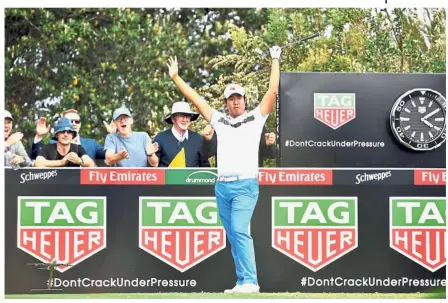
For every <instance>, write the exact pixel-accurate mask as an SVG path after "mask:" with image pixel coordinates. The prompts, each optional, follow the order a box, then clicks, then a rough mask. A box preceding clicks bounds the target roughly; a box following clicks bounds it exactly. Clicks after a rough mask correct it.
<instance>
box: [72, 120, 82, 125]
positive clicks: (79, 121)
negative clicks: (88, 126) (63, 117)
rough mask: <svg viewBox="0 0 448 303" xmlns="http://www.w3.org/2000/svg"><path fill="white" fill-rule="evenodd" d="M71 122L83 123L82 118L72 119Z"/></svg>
mask: <svg viewBox="0 0 448 303" xmlns="http://www.w3.org/2000/svg"><path fill="white" fill-rule="evenodd" d="M71 122H72V124H73V123H75V124H79V123H81V119H71Z"/></svg>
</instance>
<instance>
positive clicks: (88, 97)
mask: <svg viewBox="0 0 448 303" xmlns="http://www.w3.org/2000/svg"><path fill="white" fill-rule="evenodd" d="M445 19H446V12H445V10H444V9H407V8H406V9H398V8H396V9H388V10H385V9H358V8H356V9H336V8H328V9H318V8H306V9H305V8H304V9H292V8H287V9H262V10H255V9H228V8H225V9H224V8H223V9H170V10H168V9H112V8H107V9H93V8H88V9H79V8H57V9H42V8H40V9H28V8H27V9H23V8H20V9H11V8H8V9H5V47H6V48H5V49H6V51H5V82H6V90H5V97H6V108H7V109H9V110H10V111H11V112H12V114H13V115H14V117H21V119H16V124H17V125H16V127H17V129H18V130H20V131H22V132H24V134H25V137H24V138H25V139H24V140H23V141H24V143H25V145H26V146H29V143H30V142H29V141H28V140H30V139H32V138H33V137H34V127H35V125H34V122H35V121H36V119H37V118H38V117H40V116H45V117H47V118H48V119H49V120H50V121H51V122H52V124H54V122H56V121H57V119H59V118H60V114H61V112H62V111H63V110H65V109H68V108H72V107H73V108H76V109H77V110H79V111H80V112H81V116H82V120H83V121H82V122H83V126H82V131H81V135H82V136H86V137H94V138H97V139H98V140H99V141H100V142H104V138H105V136H106V131H105V129H104V127H103V126H102V121H110V119H111V116H112V112H113V110H114V109H115V108H116V107H118V106H121V105H122V104H124V105H126V106H128V107H129V108H130V109H131V110H132V111H133V112H134V115H135V116H134V120H135V125H134V128H135V129H136V130H140V131H147V132H148V133H149V134H150V135H151V136H152V137H153V136H154V135H155V134H156V133H158V132H159V131H161V130H163V129H165V128H166V127H168V126H167V125H166V124H165V123H164V122H163V117H164V116H165V115H166V114H168V112H169V110H170V108H171V104H172V103H173V102H174V101H178V100H181V99H183V97H182V96H181V95H180V93H179V92H178V90H177V89H176V87H175V86H174V84H173V83H172V81H171V79H169V77H168V75H167V67H166V63H167V60H168V57H169V56H177V58H178V60H179V63H180V74H181V76H182V77H183V78H184V79H185V80H186V81H188V83H189V84H190V85H191V86H192V87H193V88H195V89H197V90H198V92H199V93H200V94H201V95H202V96H204V98H205V99H206V100H207V101H208V102H210V104H211V105H212V106H213V107H215V108H223V106H224V103H223V91H224V88H225V86H226V85H227V84H229V83H231V82H236V83H240V84H241V85H243V86H244V87H245V88H246V91H247V97H246V101H247V104H248V107H249V108H253V107H254V106H255V105H256V104H258V102H259V101H260V100H261V98H262V97H263V94H264V93H265V92H266V91H267V88H268V83H269V74H270V68H271V60H270V55H269V47H271V46H272V45H274V44H277V45H280V46H283V45H286V44H287V43H290V42H293V41H296V40H297V39H299V38H301V37H305V36H308V35H311V34H313V33H315V32H318V33H319V34H320V37H319V38H317V39H313V40H309V41H307V42H305V43H299V44H296V45H294V46H291V47H287V48H284V49H283V51H282V56H281V70H282V71H290V72H294V71H302V72H305V71H310V72H318V71H324V72H402V73H417V72H418V73H444V72H445V65H446V62H445V58H446V41H445V28H446V24H445ZM204 126H205V121H204V120H203V119H199V121H198V122H195V123H193V125H192V128H193V129H194V130H197V131H200V130H201V129H202V128H203V127H204ZM267 127H268V130H269V131H275V109H274V113H273V114H271V116H270V118H269V119H268V122H267ZM266 163H267V164H268V165H273V161H268V162H266Z"/></svg>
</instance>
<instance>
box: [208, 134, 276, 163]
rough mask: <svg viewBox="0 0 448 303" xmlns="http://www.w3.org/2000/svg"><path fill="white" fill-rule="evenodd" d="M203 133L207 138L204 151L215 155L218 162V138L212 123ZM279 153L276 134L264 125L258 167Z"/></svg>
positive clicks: (209, 155) (212, 155)
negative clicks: (264, 160)
mask: <svg viewBox="0 0 448 303" xmlns="http://www.w3.org/2000/svg"><path fill="white" fill-rule="evenodd" d="M263 134H264V135H263ZM202 135H203V136H204V139H205V140H204V147H203V151H204V153H205V155H206V157H207V158H210V157H215V162H216V163H218V157H217V154H216V153H217V146H218V145H217V144H218V139H217V137H216V133H215V130H214V129H213V127H211V126H210V125H207V126H206V127H205V128H204V130H203V131H202ZM277 154H278V148H277V146H276V145H275V134H274V133H268V131H267V129H266V126H264V125H263V132H262V135H261V137H260V147H259V149H258V167H263V159H275V158H276V157H277Z"/></svg>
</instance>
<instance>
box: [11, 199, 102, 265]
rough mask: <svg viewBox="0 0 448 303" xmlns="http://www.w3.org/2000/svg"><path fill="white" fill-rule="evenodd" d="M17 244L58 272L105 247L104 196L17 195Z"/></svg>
mask: <svg viewBox="0 0 448 303" xmlns="http://www.w3.org/2000/svg"><path fill="white" fill-rule="evenodd" d="M17 207H18V212H17V213H18V218H17V225H18V226H17V247H18V248H19V249H21V250H23V251H24V252H26V253H28V254H29V255H31V256H33V257H35V258H36V259H38V260H40V261H42V262H44V263H53V262H56V263H58V264H60V263H63V264H69V265H70V266H56V267H55V269H56V270H57V271H59V272H61V273H63V272H65V271H67V270H68V269H70V268H72V267H74V266H75V265H76V264H79V263H81V262H82V261H84V260H85V259H87V258H89V257H91V256H93V255H94V254H96V253H97V252H99V251H100V250H102V249H104V248H105V247H106V197H43V196H36V197H20V196H19V197H18V201H17Z"/></svg>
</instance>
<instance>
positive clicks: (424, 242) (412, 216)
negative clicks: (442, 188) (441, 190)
mask: <svg viewBox="0 0 448 303" xmlns="http://www.w3.org/2000/svg"><path fill="white" fill-rule="evenodd" d="M389 206H390V212H389V216H390V228H389V231H390V247H391V248H392V249H394V250H396V251H397V252H399V253H401V254H402V255H404V256H406V257H407V258H409V259H411V260H412V261H414V262H416V263H418V264H420V265H421V266H423V267H424V268H426V269H428V270H429V271H432V272H435V271H437V270H439V269H440V268H441V267H443V266H445V264H446V256H445V253H446V252H445V233H446V198H445V197H390V198H389Z"/></svg>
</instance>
